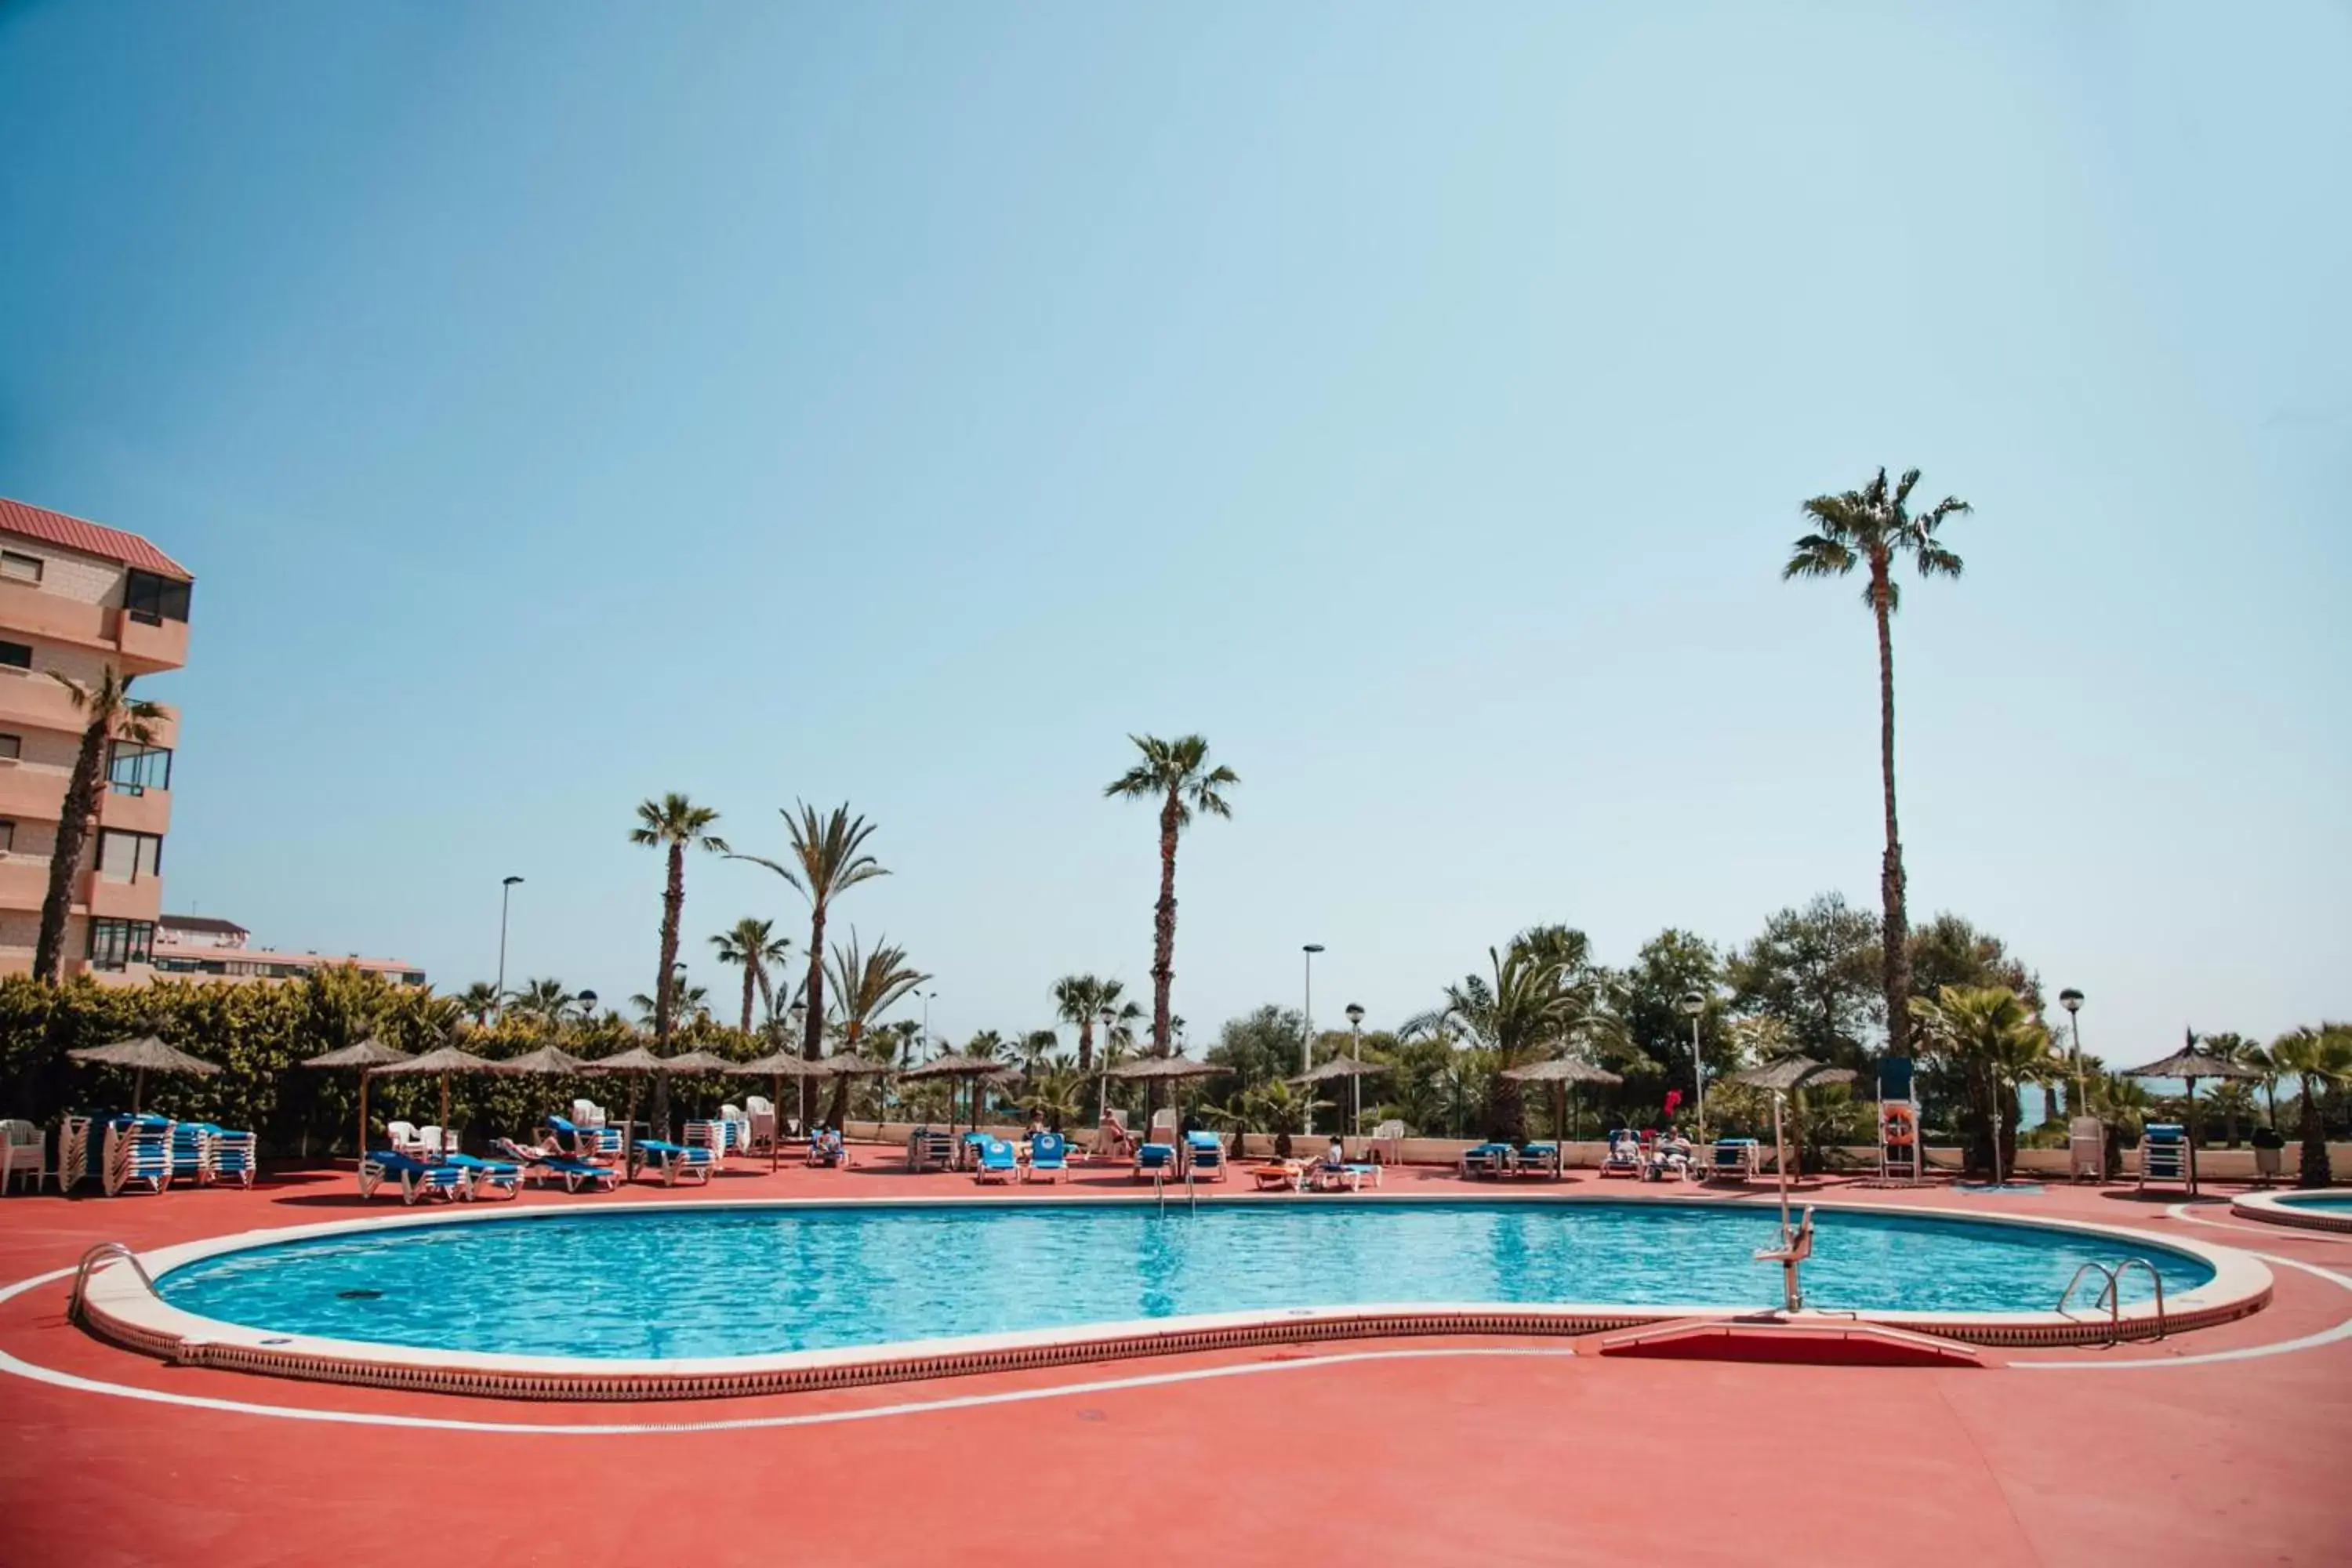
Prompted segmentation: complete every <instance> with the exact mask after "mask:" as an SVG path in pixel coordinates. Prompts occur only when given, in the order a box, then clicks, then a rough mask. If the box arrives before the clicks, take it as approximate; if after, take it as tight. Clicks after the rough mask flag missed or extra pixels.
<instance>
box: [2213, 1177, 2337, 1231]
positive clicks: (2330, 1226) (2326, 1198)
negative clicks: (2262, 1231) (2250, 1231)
mask: <svg viewBox="0 0 2352 1568" xmlns="http://www.w3.org/2000/svg"><path fill="white" fill-rule="evenodd" d="M2230 1212H2231V1213H2232V1214H2234V1215H2238V1216H2239V1217H2240V1218H2242V1219H2258V1220H2262V1221H2264V1222H2265V1223H2267V1224H2270V1225H2285V1226H2294V1227H2295V1228H2296V1229H2298V1230H2336V1231H2352V1192H2331V1191H2328V1190H2326V1189H2325V1188H2322V1189H2320V1190H2318V1191H2315V1192H2284V1193H2243V1194H2240V1195H2239V1196H2238V1197H2236V1198H2234V1199H2232V1200H2231V1204H2230Z"/></svg>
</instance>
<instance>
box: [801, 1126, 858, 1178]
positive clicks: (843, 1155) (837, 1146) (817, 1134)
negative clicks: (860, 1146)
mask: <svg viewBox="0 0 2352 1568" xmlns="http://www.w3.org/2000/svg"><path fill="white" fill-rule="evenodd" d="M808 1163H809V1164H810V1165H812V1166H814V1167H829V1168H833V1169H841V1168H844V1167H845V1166H847V1165H848V1163H849V1145H848V1144H847V1143H845V1142H842V1138H841V1132H840V1131H839V1130H838V1129H837V1128H832V1127H820V1128H818V1129H816V1130H815V1131H813V1132H811V1133H810V1134H809V1141H808Z"/></svg>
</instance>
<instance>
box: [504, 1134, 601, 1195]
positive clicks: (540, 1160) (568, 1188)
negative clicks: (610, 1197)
mask: <svg viewBox="0 0 2352 1568" xmlns="http://www.w3.org/2000/svg"><path fill="white" fill-rule="evenodd" d="M498 1147H499V1152H500V1153H502V1154H504V1155H506V1157H507V1158H508V1159H509V1160H511V1161H513V1162H514V1163H516V1164H517V1165H519V1166H520V1167H521V1172H522V1179H523V1180H525V1181H529V1182H537V1183H539V1184H541V1186H544V1185H546V1184H548V1183H550V1182H562V1184H563V1190H564V1191H565V1192H567V1193H576V1192H578V1191H579V1190H580V1189H581V1188H583V1187H594V1188H595V1189H597V1190H598V1191H599V1192H606V1193H609V1192H611V1191H612V1190H613V1189H614V1187H617V1186H619V1185H620V1184H621V1173H620V1172H618V1171H616V1170H614V1168H613V1167H612V1166H610V1165H600V1164H597V1163H593V1162H592V1161H588V1160H575V1159H573V1158H572V1156H571V1155H569V1154H551V1153H549V1152H547V1151H546V1150H544V1149H530V1148H525V1147H524V1146H523V1145H522V1144H520V1143H518V1142H515V1141H514V1140H513V1139H511V1138H501V1139H499V1141H498Z"/></svg>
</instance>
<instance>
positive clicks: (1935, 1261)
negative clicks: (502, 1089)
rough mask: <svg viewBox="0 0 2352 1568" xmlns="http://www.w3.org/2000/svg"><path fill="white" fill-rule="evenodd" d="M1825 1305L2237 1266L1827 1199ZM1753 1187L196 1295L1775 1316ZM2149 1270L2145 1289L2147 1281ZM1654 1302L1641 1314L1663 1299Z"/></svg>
mask: <svg viewBox="0 0 2352 1568" xmlns="http://www.w3.org/2000/svg"><path fill="white" fill-rule="evenodd" d="M1817 1225H1818V1230H1817V1237H1816V1243H1815V1247H1814V1253H1813V1258H1812V1260H1811V1262H1810V1263H1808V1264H1807V1265H1806V1268H1805V1271H1804V1282H1805V1289H1806V1295H1807V1300H1808V1304H1809V1305H1811V1306H1813V1307H1816V1308H1821V1309H1829V1310H1839V1309H1844V1310H1856V1311H1861V1312H1866V1313H1871V1314H1874V1315H1876V1314H1881V1313H1919V1314H1928V1315H1932V1316H1936V1317H1943V1316H1946V1315H1948V1314H1971V1313H1988V1312H1990V1313H2007V1312H2046V1311H2047V1310H2049V1309H2050V1308H2051V1307H2052V1306H2053V1304H2054V1303H2055V1302H2056V1301H2057V1300H2058V1297H2059V1293H2060V1292H2061V1291H2062V1290H2063V1289H2064V1288H2065V1287H2066V1284H2067V1282H2068V1280H2069V1279H2070V1277H2071V1276H2073V1275H2074V1272H2075V1270H2076V1269H2077V1268H2078V1267H2079V1266H2080V1265H2082V1264H2083V1263H2085V1262H2097V1263H2103V1264H2112V1263H2113V1262H2115V1261H2116V1260H2117V1259H2119V1258H2123V1257H2126V1256H2142V1257H2147V1258H2150V1259H2152V1260H2153V1261H2154V1262H2155V1263H2156V1264H2157V1265H2158V1268H2160V1269H2161V1270H2162V1272H2163V1275H2164V1279H2165V1289H2166V1292H2167V1295H2168V1298H2172V1299H2175V1300H2177V1299H2179V1297H2181V1296H2183V1295H2186V1294H2187V1293H2189V1292H2191V1291H2193V1290H2195V1289H2198V1288H2199V1287H2200V1286H2202V1285H2204V1284H2206V1283H2207V1282H2208V1281H2210V1279H2212V1278H2213V1275H2214V1268H2213V1267H2212V1265H2210V1263H2209V1262H2207V1261H2206V1260H2205V1259H2204V1258H2200V1257H2197V1256H2193V1255H2191V1254H2190V1253H2189V1252H2186V1251H2177V1250H2173V1249H2171V1248H2168V1247H2163V1246H2161V1245H2158V1244H2156V1243H2154V1242H2150V1241H2146V1240H2143V1239H2141V1238H2139V1237H2137V1236H2133V1237H2128V1238H2126V1237H2113V1236H2103V1235H2101V1234H2098V1233H2096V1232H2093V1231H2082V1230H2065V1229H2057V1228H2051V1227H2045V1226H2030V1225H2011V1224H1994V1223H1981V1222H1973V1221H1969V1220H1954V1219H1946V1218H1930V1217H1920V1216H1915V1215H1898V1214H1893V1213H1889V1212H1885V1211H1864V1210H1856V1209H1828V1208H1824V1209H1822V1210H1821V1211H1820V1212H1819V1215H1818V1219H1817ZM1776 1236H1777V1216H1776V1215H1775V1214H1774V1212H1773V1211H1772V1210H1770V1209H1769V1208H1759V1207H1758V1206H1756V1205H1752V1204H1751V1205H1714V1204H1689V1203H1657V1202H1608V1201H1594V1200H1589V1199H1586V1200H1577V1201H1571V1202H1565V1203H1559V1202H1555V1203H1544V1202H1526V1201H1521V1202H1508V1201H1505V1202H1485V1203H1479V1202H1454V1201H1431V1200H1427V1199H1408V1200H1398V1201H1386V1202H1384V1201H1380V1200H1372V1199H1367V1200H1353V1201H1349V1202H1344V1203H1329V1204H1313V1205H1303V1204H1290V1203H1267V1204H1251V1203H1240V1204H1214V1205H1202V1207H1201V1208H1200V1209H1199V1210H1198V1211H1197V1212H1191V1213H1188V1212H1184V1211H1181V1210H1178V1209H1173V1208H1171V1209H1170V1210H1168V1211H1167V1212H1165V1213H1162V1212H1160V1211H1159V1210H1157V1209H1156V1208H1154V1207H1152V1206H1150V1205H1129V1204H1110V1203H1103V1202H1099V1201H1092V1202H1085V1201H1082V1202H1071V1203H1059V1204H1046V1203H1022V1204H1017V1205H1008V1204H973V1203H964V1204H932V1205H883V1204H871V1203H868V1204H858V1205H743V1206H736V1205H713V1204H708V1203H699V1204H687V1205H665V1206H658V1207H656V1206H651V1205H648V1206H643V1207H639V1206H634V1205H632V1206H627V1207H620V1206H615V1207H609V1208H603V1209H574V1210H565V1211H561V1212H558V1213H555V1214H552V1215H550V1214H548V1213H547V1212H546V1211H538V1212H537V1214H536V1215H534V1214H533V1213H532V1212H531V1211H520V1212H518V1213H517V1215H515V1217H513V1218H511V1219H509V1218H505V1217H503V1216H501V1217H499V1218H496V1219H491V1218H481V1219H468V1220H464V1221H459V1222H457V1223H447V1222H437V1223H429V1224H403V1225H397V1226H370V1227H368V1228H364V1229H355V1230H345V1231H341V1232H338V1233H334V1234H328V1235H320V1236H310V1237H303V1238H301V1239H297V1240H292V1241H288V1242H283V1243H278V1244H274V1245H262V1246H256V1247H244V1248H240V1249H237V1250H233V1251H226V1252H222V1253H219V1254H218V1255H217V1256H213V1257H209V1258H200V1259H197V1260H195V1261H192V1262H188V1263H186V1264H184V1266H181V1267H177V1268H171V1269H170V1270H169V1271H168V1272H166V1273H164V1274H163V1275H162V1276H161V1277H160V1278H159V1279H158V1281H157V1285H158V1289H159V1290H160V1293H161V1295H162V1297H163V1300H164V1301H165V1302H166V1303H168V1304H169V1305H170V1306H171V1307H173V1308H175V1309H178V1310H181V1311H184V1312H187V1313H192V1314H194V1315H196V1316H198V1317H200V1318H204V1319H207V1320H212V1321H215V1322H218V1323H229V1324H236V1325H241V1326H243V1327H245V1328H248V1329H252V1330H257V1331H267V1332H268V1333H270V1334H274V1335H282V1336H306V1337H313V1338H317V1339H322V1340H334V1341H363V1342H372V1343H374V1344H382V1345H392V1346H401V1347H407V1348H411V1349H415V1350H423V1351H448V1352H478V1353H482V1354H487V1355H496V1356H530V1357H566V1358H580V1359H584V1360H587V1361H592V1362H611V1361H631V1362H642V1361H652V1360H660V1361H669V1360H677V1359H682V1358H683V1359H696V1358H720V1357H743V1356H762V1355H773V1354H777V1353H779V1352H812V1351H817V1352H822V1351H841V1350H848V1349H852V1348H856V1347H872V1346H880V1345H890V1344H896V1343H899V1342H907V1341H929V1340H939V1339H943V1338H948V1337H951V1336H964V1335H991V1334H1007V1333H1020V1332H1024V1331H1043V1330H1055V1329H1069V1328H1074V1327H1076V1326H1078V1325H1095V1324H1105V1323H1133V1322H1136V1321H1154V1320H1172V1319H1191V1318H1195V1317H1200V1316H1203V1315H1219V1314H1234V1313H1249V1312H1264V1311H1277V1310H1290V1309H1299V1308H1349V1307H1362V1306H1368V1305H1374V1304H1377V1305H1381V1306H1383V1307H1402V1306H1412V1305H1416V1304H1437V1303H1444V1304H1449V1305H1458V1304H1464V1303H1476V1304H1481V1305H1492V1306H1528V1307H1548V1306H1552V1305H1556V1304H1559V1303H1568V1302H1601V1303H1610V1304H1612V1305H1618V1306H1624V1307H1630V1308H1636V1309H1640V1308H1650V1309H1662V1308H1677V1307H1690V1306H1698V1307H1717V1308H1725V1307H1729V1308H1763V1307H1769V1306H1773V1305H1777V1304H1778V1303H1779V1300H1780V1271H1779V1269H1778V1268H1777V1267H1775V1266H1774V1265H1771V1264H1769V1263H1758V1262H1756V1261H1755V1260H1754V1258H1753V1257H1752V1254H1753V1253H1754V1251H1755V1250H1756V1249H1757V1248H1758V1247H1766V1246H1769V1245H1770V1244H1771V1243H1772V1242H1773V1241H1774V1240H1775V1238H1776ZM2148 1289H2149V1286H2148V1283H2147V1280H2146V1279H2145V1277H2144V1276H2141V1275H2138V1274H2137V1272H2136V1273H2135V1276H2134V1278H2133V1279H2132V1280H2131V1284H2130V1288H2129V1289H2127V1291H2126V1301H2130V1300H2134V1299H2136V1298H2137V1297H2138V1296H2142V1295H2145V1294H2147V1291H2148ZM1655 1315H1657V1314H1656V1313H1655V1312H1650V1313H1636V1314H1634V1316H1635V1317H1637V1318H1638V1317H1641V1316H1655Z"/></svg>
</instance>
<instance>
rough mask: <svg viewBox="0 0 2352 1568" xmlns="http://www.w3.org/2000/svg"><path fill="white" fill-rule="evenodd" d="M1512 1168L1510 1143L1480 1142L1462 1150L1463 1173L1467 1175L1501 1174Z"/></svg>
mask: <svg viewBox="0 0 2352 1568" xmlns="http://www.w3.org/2000/svg"><path fill="white" fill-rule="evenodd" d="M1510 1168H1511V1146H1510V1145H1509V1144H1508V1143H1480V1144H1477V1145H1475V1147H1472V1148H1468V1149H1465V1150H1464V1151H1462V1160H1461V1173H1462V1174H1463V1175H1465V1176H1500V1175H1503V1174H1506V1173H1508V1172H1509V1170H1510Z"/></svg>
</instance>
